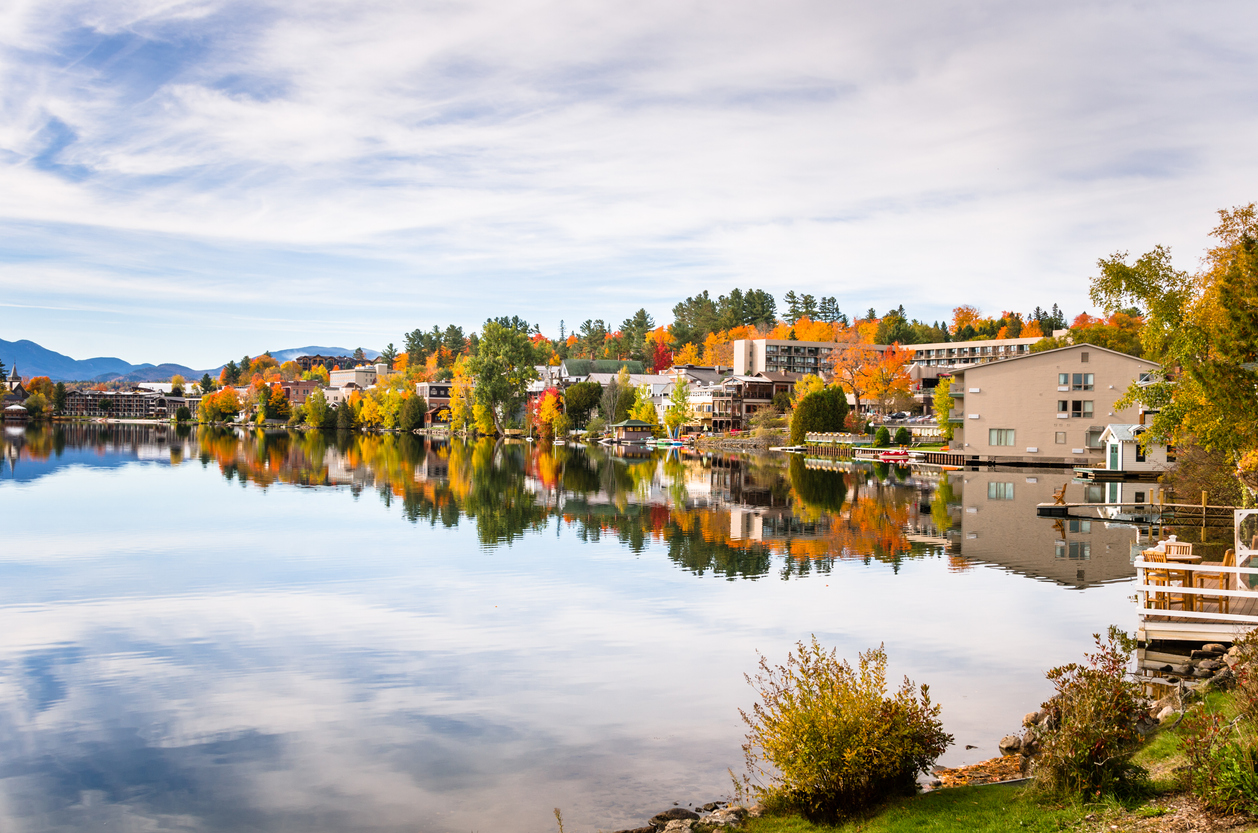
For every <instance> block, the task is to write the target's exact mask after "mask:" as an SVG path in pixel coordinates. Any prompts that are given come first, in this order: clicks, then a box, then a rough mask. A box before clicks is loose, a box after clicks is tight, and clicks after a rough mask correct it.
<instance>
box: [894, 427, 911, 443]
mask: <svg viewBox="0 0 1258 833" xmlns="http://www.w3.org/2000/svg"><path fill="white" fill-rule="evenodd" d="M893 442H894V443H895V444H896V445H912V444H913V435H912V434H911V433H909V429H907V428H905V427H904V426H903V425H901V426H900V427H899V428H897V429H896V432H895V440H894V441H893Z"/></svg>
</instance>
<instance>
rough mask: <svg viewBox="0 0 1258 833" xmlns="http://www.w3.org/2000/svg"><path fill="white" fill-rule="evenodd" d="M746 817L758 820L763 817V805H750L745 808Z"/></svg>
mask: <svg viewBox="0 0 1258 833" xmlns="http://www.w3.org/2000/svg"><path fill="white" fill-rule="evenodd" d="M747 815H749V816H751V817H752V818H753V819H758V818H760V817H761V816H763V815H764V805H763V804H753V805H751V806H750V807H748V808H747Z"/></svg>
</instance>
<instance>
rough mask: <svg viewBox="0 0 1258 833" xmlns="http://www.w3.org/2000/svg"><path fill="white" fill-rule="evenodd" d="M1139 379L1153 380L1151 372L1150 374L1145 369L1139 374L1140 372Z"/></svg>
mask: <svg viewBox="0 0 1258 833" xmlns="http://www.w3.org/2000/svg"><path fill="white" fill-rule="evenodd" d="M1140 381H1141V382H1152V381H1153V374H1152V373H1149V372H1147V371H1146V372H1143V373H1141V374H1140Z"/></svg>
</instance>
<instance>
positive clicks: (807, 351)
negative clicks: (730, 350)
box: [733, 338, 835, 376]
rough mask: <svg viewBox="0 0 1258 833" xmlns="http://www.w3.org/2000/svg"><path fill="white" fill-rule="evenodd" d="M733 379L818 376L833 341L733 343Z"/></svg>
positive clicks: (743, 339) (764, 340) (825, 362)
mask: <svg viewBox="0 0 1258 833" xmlns="http://www.w3.org/2000/svg"><path fill="white" fill-rule="evenodd" d="M733 346H734V375H735V376H755V375H756V374H758V373H766V372H767V373H816V374H818V375H820V373H821V372H822V371H823V370H825V369H826V366H827V363H828V360H829V358H830V354H831V353H832V352H834V349H835V344H834V342H832V341H787V340H785V339H774V338H758V339H746V338H740V339H738V340H737V341H735V342H734V345H733Z"/></svg>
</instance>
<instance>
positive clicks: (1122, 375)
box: [949, 344, 1158, 467]
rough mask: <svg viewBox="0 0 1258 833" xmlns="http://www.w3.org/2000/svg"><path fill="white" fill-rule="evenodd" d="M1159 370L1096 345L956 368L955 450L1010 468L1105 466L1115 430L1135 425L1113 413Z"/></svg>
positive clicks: (1128, 415)
mask: <svg viewBox="0 0 1258 833" xmlns="http://www.w3.org/2000/svg"><path fill="white" fill-rule="evenodd" d="M1157 367H1158V365H1157V364H1156V363H1154V362H1151V361H1147V360H1145V359H1138V358H1136V357H1135V356H1129V355H1127V354H1126V353H1119V352H1116V351H1114V350H1109V349H1106V348H1104V347H1097V346H1096V345H1094V344H1075V345H1072V346H1070V347H1061V348H1058V349H1056V350H1046V351H1044V352H1042V353H1029V354H1027V355H1025V356H1020V357H1016V358H1012V359H1007V360H1005V361H996V362H990V363H987V364H978V365H972V366H970V367H964V368H958V369H957V370H956V371H955V372H954V374H953V378H952V395H953V396H954V397H955V399H956V404H955V405H954V410H953V412H952V414H951V416H950V419H949V422H951V423H952V425H953V438H952V446H951V448H952V450H953V451H958V452H961V453H963V454H966V455H969V456H974V457H979V458H988V457H1000V458H1003V459H1004V461H1006V462H1021V463H1027V464H1032V465H1034V464H1036V463H1066V464H1070V465H1080V466H1096V467H1100V466H1102V465H1103V460H1102V449H1103V444H1102V442H1101V435H1102V434H1103V433H1104V431H1105V426H1107V425H1109V424H1110V423H1133V422H1138V417H1139V413H1138V409H1137V408H1136V407H1131V408H1127V409H1125V410H1122V411H1117V410H1115V409H1114V403H1115V402H1117V401H1118V399H1119V398H1120V397H1121V396H1122V395H1123V393H1125V392H1126V390H1127V387H1128V386H1129V385H1130V384H1131V383H1132V382H1134V381H1137V380H1141V379H1147V378H1148V375H1149V374H1150V373H1152V372H1153V371H1154V370H1156V369H1157Z"/></svg>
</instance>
